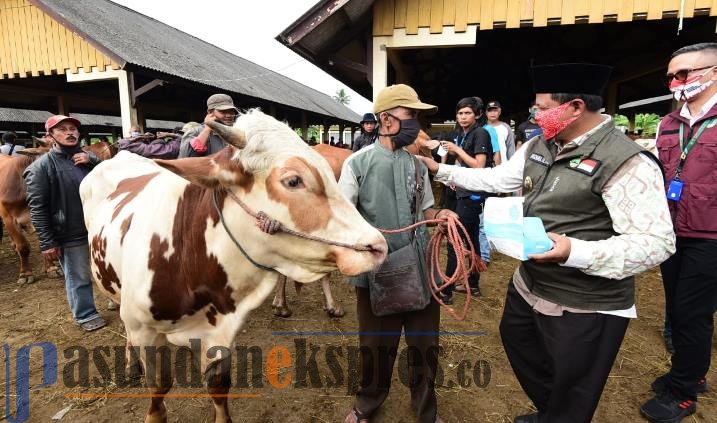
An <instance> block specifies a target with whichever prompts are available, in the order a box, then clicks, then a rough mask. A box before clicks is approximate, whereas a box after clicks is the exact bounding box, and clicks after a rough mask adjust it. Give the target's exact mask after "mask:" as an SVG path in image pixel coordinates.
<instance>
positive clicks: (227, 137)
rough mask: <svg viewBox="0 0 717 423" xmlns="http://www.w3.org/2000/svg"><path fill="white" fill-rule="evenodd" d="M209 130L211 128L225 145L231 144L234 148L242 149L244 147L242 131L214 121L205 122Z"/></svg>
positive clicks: (244, 140) (244, 138)
mask: <svg viewBox="0 0 717 423" xmlns="http://www.w3.org/2000/svg"><path fill="white" fill-rule="evenodd" d="M205 122H206V125H207V126H208V127H209V128H212V131H214V132H215V133H216V134H217V135H219V137H220V138H221V139H223V140H224V141H225V142H226V143H227V144H231V145H233V146H234V147H236V148H239V149H242V148H244V146H245V145H246V135H245V134H244V131H242V130H241V129H239V128H235V127H233V126H226V125H224V124H223V123H219V122H215V121H205Z"/></svg>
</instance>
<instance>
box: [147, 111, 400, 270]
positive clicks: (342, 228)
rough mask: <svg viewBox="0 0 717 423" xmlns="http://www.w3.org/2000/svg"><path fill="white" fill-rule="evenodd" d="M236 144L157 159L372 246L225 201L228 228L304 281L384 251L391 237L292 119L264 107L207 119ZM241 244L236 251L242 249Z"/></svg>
mask: <svg viewBox="0 0 717 423" xmlns="http://www.w3.org/2000/svg"><path fill="white" fill-rule="evenodd" d="M209 126H210V127H211V128H212V130H213V131H214V132H215V133H217V134H218V135H219V136H220V137H222V138H223V139H224V140H225V141H226V142H227V143H228V144H230V145H232V148H227V149H225V150H223V151H222V152H219V153H217V154H215V155H213V156H209V157H206V158H200V159H194V158H192V159H180V160H169V161H163V160H157V161H156V162H157V163H159V164H160V165H161V166H164V167H166V168H169V169H170V170H173V171H174V172H175V173H178V174H180V175H182V176H184V177H185V178H187V179H189V180H190V181H193V182H196V183H200V184H202V185H205V186H207V187H211V188H217V187H219V186H223V187H224V188H226V189H228V190H231V191H232V192H233V193H235V194H236V196H237V197H239V198H240V199H241V200H242V201H244V202H245V203H246V204H247V205H248V206H249V207H250V208H251V209H253V210H254V211H255V212H259V211H263V212H264V213H266V214H268V215H269V216H271V217H272V218H274V219H276V220H278V221H280V222H281V223H283V224H284V225H285V226H286V227H288V228H290V229H293V230H295V231H297V232H301V233H304V234H310V235H314V236H318V237H322V238H326V239H330V240H334V241H338V242H343V243H347V244H355V245H360V246H366V247H369V248H370V250H369V251H356V250H353V249H350V248H345V247H338V246H333V245H328V244H324V243H321V242H317V241H310V240H306V239H303V238H299V237H295V236H292V235H288V234H285V233H279V234H276V235H268V234H265V233H263V232H261V231H260V230H259V228H257V227H256V225H255V221H254V219H253V218H251V217H250V216H249V215H248V214H247V213H246V212H245V211H244V210H242V209H241V207H240V206H239V205H238V204H236V203H235V202H234V201H233V200H232V199H231V198H225V199H224V202H223V206H222V211H223V214H224V217H225V219H226V221H227V225H228V227H229V229H230V231H231V232H232V233H233V234H234V235H235V236H236V237H237V238H238V240H239V242H240V243H242V246H243V247H244V248H245V249H246V250H247V251H248V253H249V255H250V256H251V257H252V259H254V260H255V261H257V262H260V263H262V264H265V265H269V266H272V267H275V268H276V269H277V270H279V272H281V273H283V274H284V275H286V276H288V277H290V278H292V279H295V280H298V281H300V282H310V281H313V280H316V279H318V278H319V277H321V276H322V275H324V274H326V273H328V272H330V271H331V270H334V269H336V268H338V269H339V270H340V271H341V272H342V273H344V274H347V275H356V274H359V273H363V272H366V271H368V270H371V269H373V268H375V267H376V266H377V265H378V264H380V263H381V262H382V261H383V259H384V258H385V255H386V251H387V245H386V241H385V239H384V238H383V236H382V235H381V233H380V232H378V231H377V230H376V229H375V228H373V227H372V226H371V225H369V224H368V223H367V222H366V221H365V220H364V219H363V218H362V217H361V215H360V214H359V213H358V211H357V210H356V208H355V207H354V206H353V205H352V204H350V203H349V202H348V201H347V200H346V199H345V198H344V197H343V195H342V194H341V192H340V191H339V187H338V184H337V183H336V180H335V177H334V174H333V173H332V171H331V168H330V167H329V165H328V164H327V162H326V161H325V160H324V159H323V158H322V157H321V156H320V155H319V154H318V153H316V152H315V151H313V150H312V149H311V148H310V147H309V146H308V145H306V143H304V142H303V141H302V140H301V139H300V138H299V136H298V135H297V134H296V133H295V132H294V131H293V130H292V129H291V128H289V127H288V126H287V125H285V124H283V123H281V122H278V121H277V120H276V119H274V118H272V117H271V116H267V115H265V114H264V113H262V112H260V111H258V110H252V111H249V112H248V113H246V114H243V115H240V116H239V117H238V119H237V122H236V124H235V126H234V127H228V126H224V125H222V124H220V123H216V122H212V123H209ZM238 253H239V252H238V251H237V254H238Z"/></svg>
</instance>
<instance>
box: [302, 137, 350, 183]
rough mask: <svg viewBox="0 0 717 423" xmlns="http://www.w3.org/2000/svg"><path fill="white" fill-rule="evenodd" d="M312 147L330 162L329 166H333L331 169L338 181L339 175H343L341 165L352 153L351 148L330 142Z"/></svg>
mask: <svg viewBox="0 0 717 423" xmlns="http://www.w3.org/2000/svg"><path fill="white" fill-rule="evenodd" d="M311 148H313V149H314V150H315V151H316V152H317V153H319V154H321V156H322V157H323V158H324V159H326V161H327V162H329V166H331V170H332V171H333V172H334V176H335V177H336V180H337V181H338V179H339V176H341V166H343V164H344V161H346V159H347V158H348V157H349V156H350V155H351V150H347V149H345V148H339V147H334V146H331V145H328V144H317V145H314V146H312V147H311Z"/></svg>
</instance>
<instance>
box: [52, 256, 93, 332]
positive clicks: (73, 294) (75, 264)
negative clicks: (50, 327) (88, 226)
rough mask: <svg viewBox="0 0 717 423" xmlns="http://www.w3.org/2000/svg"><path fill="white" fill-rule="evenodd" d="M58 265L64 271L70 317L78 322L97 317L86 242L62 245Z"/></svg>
mask: <svg viewBox="0 0 717 423" xmlns="http://www.w3.org/2000/svg"><path fill="white" fill-rule="evenodd" d="M60 265H62V271H63V272H65V291H67V302H68V303H69V304H70V310H72V317H74V319H75V322H76V323H78V324H81V323H85V322H89V321H90V320H92V319H94V318H96V317H99V313H97V309H96V308H95V299H94V297H93V296H92V277H91V275H90V249H89V246H88V245H87V244H82V245H78V246H75V247H63V248H62V254H61V255H60Z"/></svg>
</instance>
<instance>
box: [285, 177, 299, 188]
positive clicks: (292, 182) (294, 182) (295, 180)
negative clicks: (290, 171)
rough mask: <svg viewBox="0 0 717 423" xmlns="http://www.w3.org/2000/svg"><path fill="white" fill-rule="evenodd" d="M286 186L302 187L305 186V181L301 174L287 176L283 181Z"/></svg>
mask: <svg viewBox="0 0 717 423" xmlns="http://www.w3.org/2000/svg"><path fill="white" fill-rule="evenodd" d="M282 183H283V184H284V186H285V187H287V188H291V189H296V188H301V187H303V186H304V181H302V180H301V177H299V176H292V177H290V178H286V179H284V180H283V181H282Z"/></svg>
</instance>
